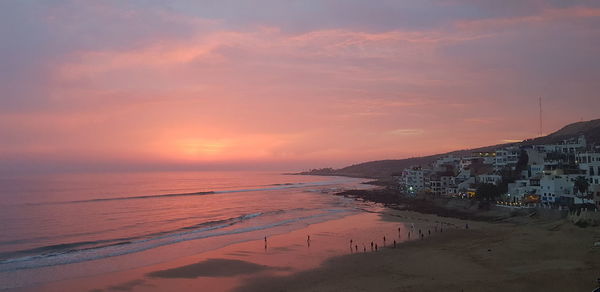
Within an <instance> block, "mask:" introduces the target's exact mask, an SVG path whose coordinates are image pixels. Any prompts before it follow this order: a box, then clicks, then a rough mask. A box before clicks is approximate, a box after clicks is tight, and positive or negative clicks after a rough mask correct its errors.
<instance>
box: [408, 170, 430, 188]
mask: <svg viewBox="0 0 600 292" xmlns="http://www.w3.org/2000/svg"><path fill="white" fill-rule="evenodd" d="M429 172H430V171H429V170H428V169H423V168H421V167H412V168H407V169H404V170H403V171H402V182H403V184H404V187H405V188H406V191H407V192H409V193H417V192H420V191H422V190H424V189H425V186H426V180H427V177H428V176H429Z"/></svg>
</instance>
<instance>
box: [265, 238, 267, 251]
mask: <svg viewBox="0 0 600 292" xmlns="http://www.w3.org/2000/svg"><path fill="white" fill-rule="evenodd" d="M265 250H267V237H266V236H265Z"/></svg>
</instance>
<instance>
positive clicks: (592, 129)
mask: <svg viewBox="0 0 600 292" xmlns="http://www.w3.org/2000/svg"><path fill="white" fill-rule="evenodd" d="M582 134H583V135H585V138H586V139H587V142H588V144H596V145H598V144H600V119H596V120H591V121H585V122H577V123H572V124H569V125H566V126H564V127H563V128H562V129H560V130H558V131H556V132H554V133H552V134H550V135H547V136H544V137H539V138H535V139H529V140H525V141H523V143H522V144H523V145H537V144H553V143H558V142H560V141H562V140H565V139H568V138H572V137H577V136H579V135H582Z"/></svg>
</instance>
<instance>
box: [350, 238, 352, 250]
mask: <svg viewBox="0 0 600 292" xmlns="http://www.w3.org/2000/svg"><path fill="white" fill-rule="evenodd" d="M350 248H352V239H350Z"/></svg>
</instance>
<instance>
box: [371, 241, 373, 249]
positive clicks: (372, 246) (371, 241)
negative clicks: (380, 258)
mask: <svg viewBox="0 0 600 292" xmlns="http://www.w3.org/2000/svg"><path fill="white" fill-rule="evenodd" d="M371 251H373V242H372V241H371Z"/></svg>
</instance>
